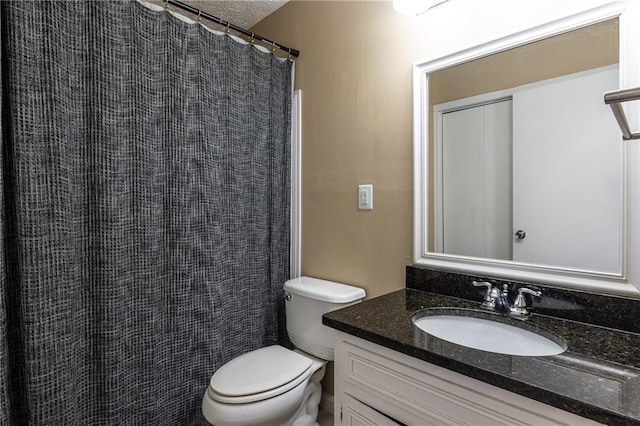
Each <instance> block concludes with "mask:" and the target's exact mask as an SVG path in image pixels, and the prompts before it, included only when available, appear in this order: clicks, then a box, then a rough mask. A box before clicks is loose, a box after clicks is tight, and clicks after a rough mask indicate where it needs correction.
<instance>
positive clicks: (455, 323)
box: [413, 315, 566, 356]
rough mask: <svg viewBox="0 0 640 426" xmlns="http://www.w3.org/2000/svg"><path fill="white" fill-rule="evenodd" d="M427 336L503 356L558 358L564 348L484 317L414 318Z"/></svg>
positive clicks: (518, 328)
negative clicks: (553, 356)
mask: <svg viewBox="0 0 640 426" xmlns="http://www.w3.org/2000/svg"><path fill="white" fill-rule="evenodd" d="M413 322H414V324H415V325H416V326H417V327H418V328H420V329H421V330H422V331H424V332H425V333H427V334H430V335H432V336H435V337H437V338H439V339H442V340H446V341H448V342H451V343H455V344H458V345H461V346H466V347H469V348H474V349H480V350H482V351H487V352H495V353H499V354H506V355H521V356H548V355H557V354H560V353H562V352H564V351H565V349H566V348H564V347H562V346H560V345H559V344H557V343H556V342H554V341H553V340H550V339H548V338H546V337H544V336H541V335H540V334H537V333H534V332H532V331H529V330H525V329H523V328H520V327H515V326H512V325H509V324H504V323H501V322H497V321H491V320H487V319H483V318H476V317H469V316H459V315H429V316H423V317H420V318H414V319H413Z"/></svg>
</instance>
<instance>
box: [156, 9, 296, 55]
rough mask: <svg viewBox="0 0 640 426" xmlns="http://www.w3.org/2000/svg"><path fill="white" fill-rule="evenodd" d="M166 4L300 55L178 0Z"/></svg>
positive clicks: (289, 52) (293, 50) (294, 50)
mask: <svg viewBox="0 0 640 426" xmlns="http://www.w3.org/2000/svg"><path fill="white" fill-rule="evenodd" d="M167 4H170V5H172V6H176V7H177V8H179V9H182V10H186V11H187V12H191V13H193V14H194V15H198V17H199V18H204V19H207V20H209V21H213V22H215V23H216V24H219V25H221V26H223V27H225V28H228V29H231V30H233V31H236V32H239V33H241V34H244V35H246V36H249V37H251V39H252V40H259V41H261V42H263V43H265V44H269V45H271V46H273V47H275V48H278V49H280V50H282V51H284V52H287V53H288V54H289V56H293V57H294V58H297V57H298V56H299V55H300V51H298V50H296V49H292V48H290V47H287V46H283V45H281V44H280V43H276V42H275V41H271V40H269V39H267V38H264V37H262V36H260V35H258V34H255V33H252V32H251V31H248V30H245V29H244V28H241V27H238V26H237V25H234V24H232V23H231V22H228V21H224V20H222V19H220V18H218V17H216V16H213V15H209V14H208V13H206V12H203V11H201V10H200V9H196V8H195V7H193V6H189V5H188V4H185V3H182V2H180V1H178V0H165V6H166V5H167Z"/></svg>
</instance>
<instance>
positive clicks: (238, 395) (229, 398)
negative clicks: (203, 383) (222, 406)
mask: <svg viewBox="0 0 640 426" xmlns="http://www.w3.org/2000/svg"><path fill="white" fill-rule="evenodd" d="M313 364H314V363H313V361H312V360H311V359H310V358H307V357H306V356H304V355H301V354H299V353H296V352H294V351H291V350H289V349H286V348H284V347H282V346H278V345H274V346H267V347H265V348H261V349H258V350H255V351H253V352H249V353H246V354H244V355H241V356H239V357H237V358H235V359H233V360H231V361H229V362H228V363H226V364H225V365H223V366H222V367H220V369H218V371H216V372H215V374H214V375H213V377H211V381H210V383H209V387H208V389H207V393H208V395H209V397H210V398H211V399H213V400H214V401H218V402H222V403H226V404H245V403H249V402H256V401H262V400H264V399H268V398H273V397H275V396H278V395H280V394H283V393H285V392H287V391H289V390H291V389H293V388H295V387H296V386H298V385H299V384H300V383H302V382H304V381H306V380H307V379H308V378H309V377H310V376H311V374H313V372H314V371H315V370H316V368H314V365H313Z"/></svg>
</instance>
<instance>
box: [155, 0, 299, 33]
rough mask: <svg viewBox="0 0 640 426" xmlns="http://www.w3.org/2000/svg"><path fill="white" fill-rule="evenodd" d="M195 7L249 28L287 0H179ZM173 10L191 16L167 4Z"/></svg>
mask: <svg viewBox="0 0 640 426" xmlns="http://www.w3.org/2000/svg"><path fill="white" fill-rule="evenodd" d="M180 1H182V2H183V3H186V4H188V5H190V6H192V7H195V8H196V9H200V10H202V11H203V12H206V13H208V14H210V15H213V16H217V17H218V18H220V19H223V20H225V21H229V22H231V23H232V24H235V25H237V26H239V27H242V28H244V29H249V28H251V27H252V26H254V25H255V24H257V23H258V22H259V21H261V20H262V19H263V18H265V17H267V16H268V15H270V14H272V13H273V12H275V10H276V9H278V8H279V7H281V6H283V5H284V4H285V3H286V2H287V1H288V0H180ZM150 3H154V4H157V5H163V4H164V1H162V0H152V1H151V2H150ZM169 8H170V9H171V10H173V11H174V12H178V13H182V14H184V15H187V16H189V17H190V18H193V15H191V14H189V13H185V12H183V11H182V10H180V9H178V8H176V7H172V6H169Z"/></svg>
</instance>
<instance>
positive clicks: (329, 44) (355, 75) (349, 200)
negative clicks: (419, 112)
mask: <svg viewBox="0 0 640 426" xmlns="http://www.w3.org/2000/svg"><path fill="white" fill-rule="evenodd" d="M604 1H605V0H562V1H557V0H537V1H533V2H521V1H517V2H514V1H513V0H492V1H491V2H479V1H477V0H450V1H449V2H448V3H445V4H443V5H441V6H438V7H437V8H435V9H432V10H431V11H429V12H428V13H425V14H423V15H421V16H419V17H411V16H402V15H399V14H397V13H395V12H394V10H393V8H392V5H391V1H362V0H360V1H301V0H294V1H291V2H289V3H288V4H286V5H285V6H283V7H282V8H280V9H279V10H277V11H276V12H275V13H274V14H273V15H271V16H269V17H268V18H266V19H265V20H263V21H262V22H261V23H259V24H258V25H256V26H255V27H254V29H253V31H255V32H256V33H259V34H261V35H263V36H265V37H268V38H272V39H274V40H276V41H278V42H280V43H282V44H284V45H287V46H291V47H293V48H296V49H299V50H300V52H301V53H300V57H299V58H298V59H297V60H296V88H297V89H302V99H303V105H302V110H303V112H302V115H303V119H302V132H303V142H302V150H303V151H302V152H303V154H302V157H303V158H302V169H303V172H302V173H303V177H302V193H303V196H302V203H303V212H302V216H303V218H302V273H303V274H304V275H309V276H312V277H318V278H325V279H331V280H335V281H340V282H344V283H348V284H353V285H358V286H361V287H363V288H365V289H366V291H367V295H368V297H375V296H378V295H381V294H384V293H388V292H391V291H394V290H397V289H400V288H402V287H403V286H404V278H405V276H404V268H405V265H407V264H410V263H411V262H412V232H413V231H412V228H413V226H412V220H413V219H412V211H413V210H412V209H413V199H412V191H413V189H412V185H413V183H412V133H411V132H412V130H411V129H412V128H411V125H412V124H411V123H412V119H411V117H412V112H411V105H412V103H411V102H412V95H411V71H412V64H413V63H414V62H417V61H420V60H425V59H428V58H432V57H436V56H440V55H442V54H444V53H448V52H451V51H453V50H458V49H461V48H463V47H468V46H470V45H473V44H476V43H478V42H479V41H482V40H488V39H492V38H495V37H498V36H503V35H505V34H508V33H511V32H514V31H517V30H521V29H523V28H527V27H529V26H531V25H533V24H536V23H541V22H545V21H547V20H549V19H550V18H555V17H558V16H563V15H565V14H567V13H568V12H571V11H572V10H575V9H577V8H584V7H587V6H588V5H596V4H600V3H603V2H604ZM363 183H372V184H373V185H374V209H373V211H370V212H364V211H358V210H357V206H356V199H357V198H356V193H357V185H358V184H363ZM332 374H333V373H332V371H328V372H327V375H328V376H329V381H325V388H326V390H329V391H332V390H333V383H332V381H331V380H330V378H331V376H332Z"/></svg>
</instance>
